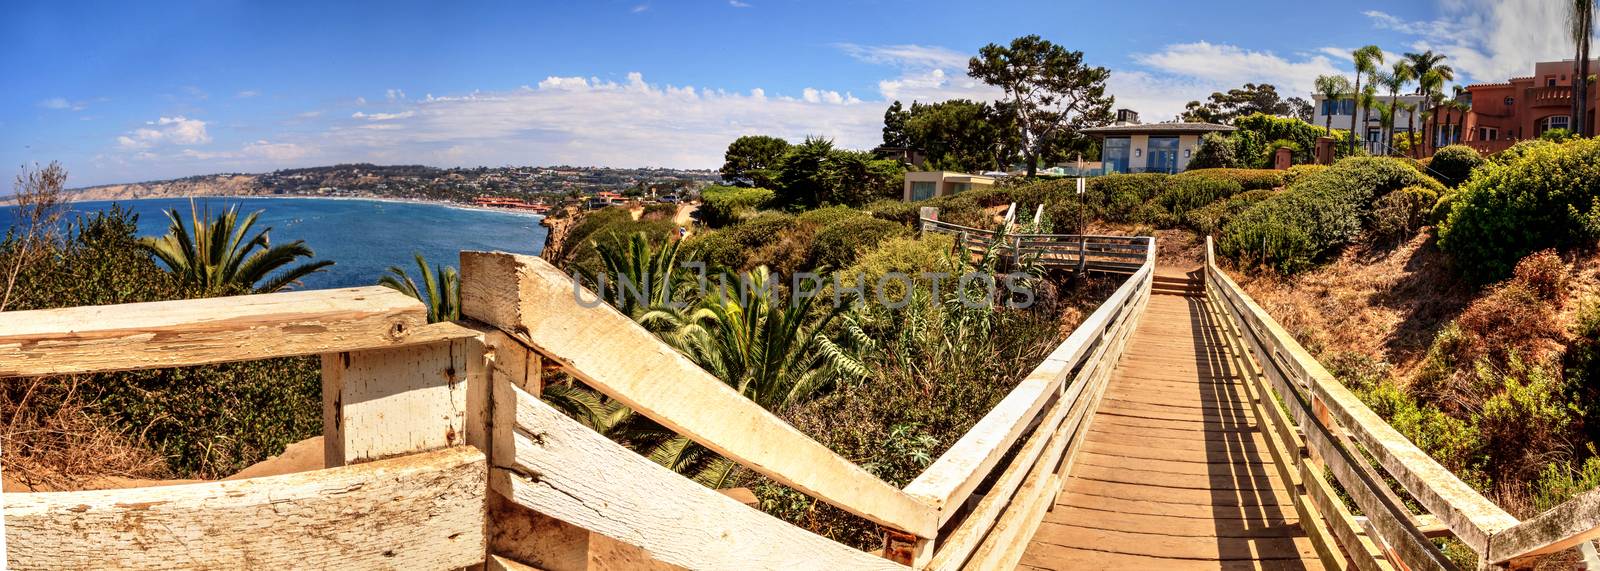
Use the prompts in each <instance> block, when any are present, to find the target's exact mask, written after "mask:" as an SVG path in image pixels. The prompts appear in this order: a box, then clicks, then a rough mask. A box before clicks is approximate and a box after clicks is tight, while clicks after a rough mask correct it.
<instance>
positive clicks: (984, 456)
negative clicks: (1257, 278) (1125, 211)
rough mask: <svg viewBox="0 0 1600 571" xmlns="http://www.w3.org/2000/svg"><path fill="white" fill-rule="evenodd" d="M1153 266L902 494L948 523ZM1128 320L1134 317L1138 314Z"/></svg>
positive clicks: (1118, 318)
mask: <svg viewBox="0 0 1600 571" xmlns="http://www.w3.org/2000/svg"><path fill="white" fill-rule="evenodd" d="M1153 250H1154V249H1153V248H1152V252H1153ZM1154 266H1155V264H1154V259H1153V257H1152V258H1150V259H1149V260H1147V261H1146V263H1145V265H1144V266H1143V267H1142V268H1141V269H1140V270H1139V271H1138V272H1137V273H1135V274H1134V275H1133V276H1131V277H1129V278H1128V280H1127V281H1126V282H1124V283H1123V284H1122V286H1121V287H1118V288H1117V291H1116V292H1115V293H1113V294H1112V295H1111V297H1110V298H1109V299H1107V300H1106V301H1105V302H1103V303H1101V304H1100V306H1099V307H1098V308H1096V309H1095V310H1094V312H1093V313H1091V314H1090V315H1089V317H1088V318H1087V319H1085V320H1084V321H1083V323H1082V324H1080V325H1079V326H1078V328H1077V329H1074V330H1073V332H1072V334H1071V335H1069V336H1068V337H1067V340H1066V341H1064V342H1062V343H1061V345H1059V346H1057V347H1056V349H1055V350H1054V351H1052V352H1051V353H1050V355H1049V356H1048V357H1046V358H1045V360H1044V362H1042V363H1040V364H1039V366H1038V367H1036V368H1034V370H1033V371H1032V372H1030V373H1029V374H1028V376H1027V377H1026V378H1024V379H1023V380H1022V382H1021V383H1018V384H1017V386H1016V388H1014V389H1012V390H1011V392H1010V393H1008V394H1007V395H1006V396H1005V398H1004V399H1001V401H1000V403H999V404H997V405H995V407H994V408H993V409H990V411H989V412H988V413H987V414H985V415H984V416H983V418H981V419H979V420H978V422H977V423H976V424H974V425H973V427H972V428H971V429H970V430H968V431H967V432H966V434H963V435H962V436H961V438H960V439H958V440H957V441H956V443H955V444H954V445H952V446H951V447H950V449H949V450H946V451H945V453H944V454H942V455H940V456H939V459H938V460H935V461H934V463H933V464H932V465H930V466H928V468H927V469H926V470H924V471H923V472H922V474H920V475H918V476H917V478H916V479H915V480H913V481H912V482H911V483H910V484H908V485H907V486H906V488H905V489H906V492H907V493H909V494H911V495H912V496H914V497H917V498H921V499H922V500H924V501H926V502H928V503H930V504H931V505H934V506H936V507H939V508H940V509H941V513H940V520H939V521H940V523H943V522H945V521H947V520H948V519H949V518H950V517H951V516H952V515H953V512H954V510H951V509H946V508H947V507H948V506H954V505H958V504H960V503H961V502H963V501H965V499H966V498H967V496H969V495H971V494H972V490H973V489H975V488H977V486H978V483H979V482H981V481H983V479H984V478H986V477H988V475H989V473H990V472H991V471H992V470H993V469H994V466H995V464H996V463H998V462H999V461H1000V458H1001V456H1003V455H1005V453H1006V451H1007V450H1009V449H1010V448H1011V447H1012V445H1014V444H1015V443H1016V441H1017V439H1019V438H1020V437H1021V436H1022V433H1023V431H1024V430H1025V429H1026V428H1027V425H1028V424H1029V423H1030V422H1031V421H1032V420H1033V419H1034V418H1036V417H1037V416H1038V414H1039V410H1040V409H1041V408H1043V407H1044V404H1045V402H1046V401H1047V400H1048V399H1049V398H1050V397H1051V396H1052V395H1053V394H1055V393H1058V392H1060V391H1061V387H1062V386H1063V383H1065V382H1066V379H1067V375H1068V374H1070V373H1071V371H1072V369H1073V368H1074V367H1077V366H1078V364H1079V363H1080V362H1081V361H1082V360H1083V358H1084V356H1085V355H1087V354H1089V353H1090V352H1091V351H1092V350H1094V348H1095V347H1096V346H1097V342H1098V341H1100V340H1101V339H1102V338H1104V337H1105V336H1106V332H1107V331H1108V330H1109V329H1110V328H1111V327H1112V326H1114V325H1116V324H1117V323H1119V322H1125V321H1126V319H1124V316H1127V315H1130V312H1129V311H1128V309H1129V307H1128V306H1129V305H1130V304H1135V303H1139V302H1140V301H1141V300H1142V299H1143V298H1144V297H1145V291H1146V290H1148V289H1149V288H1148V286H1149V281H1150V276H1151V274H1152V272H1154ZM1131 315H1134V316H1137V314H1136V313H1132V314H1131Z"/></svg>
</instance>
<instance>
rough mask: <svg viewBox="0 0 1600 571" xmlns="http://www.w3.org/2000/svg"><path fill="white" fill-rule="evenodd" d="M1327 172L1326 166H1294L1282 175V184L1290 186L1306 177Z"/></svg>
mask: <svg viewBox="0 0 1600 571" xmlns="http://www.w3.org/2000/svg"><path fill="white" fill-rule="evenodd" d="M1325 170H1328V165H1294V166H1292V167H1289V170H1286V171H1278V172H1282V173H1283V184H1284V185H1286V186H1287V185H1291V184H1294V183H1295V182H1298V181H1299V180H1300V179H1302V178H1305V177H1307V176H1310V175H1313V174H1316V173H1319V172H1322V171H1325Z"/></svg>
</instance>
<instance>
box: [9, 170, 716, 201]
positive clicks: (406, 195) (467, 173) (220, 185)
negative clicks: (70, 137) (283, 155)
mask: <svg viewBox="0 0 1600 571" xmlns="http://www.w3.org/2000/svg"><path fill="white" fill-rule="evenodd" d="M716 180H718V174H717V172H716V171H710V170H677V169H665V168H638V169H616V168H603V167H568V166H555V167H497V168H489V167H479V168H450V169H441V168H434V167H427V166H421V165H387V166H385V165H372V164H364V163H363V164H345V165H333V166H325V167H310V168H301V169H287V170H280V171H273V172H270V173H261V174H250V173H225V174H211V175H200V176H191V177H186V178H180V179H173V180H161V181H150V182H137V183H127V184H107V185H99V186H90V187H82V188H75V189H69V190H68V191H67V193H68V200H72V201H90V200H136V199H142V198H183V197H188V196H311V197H341V198H396V199H407V200H423V201H432V202H453V203H461V204H468V203H471V202H472V201H473V199H475V198H478V197H484V196H497V197H508V198H516V199H524V200H536V199H541V198H543V199H546V200H547V201H549V202H556V201H555V200H549V199H550V198H554V197H571V198H577V197H581V196H584V195H592V194H595V193H598V192H601V191H611V192H623V191H626V190H630V189H632V190H636V191H640V192H643V191H645V190H647V189H648V190H650V191H653V192H658V193H665V192H672V191H676V190H681V189H686V188H699V187H701V186H704V185H706V184H709V183H712V182H714V181H716ZM4 203H5V200H4V199H0V204H4Z"/></svg>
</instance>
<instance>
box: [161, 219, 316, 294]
mask: <svg viewBox="0 0 1600 571" xmlns="http://www.w3.org/2000/svg"><path fill="white" fill-rule="evenodd" d="M261 212H262V211H260V210H257V211H255V212H252V213H250V215H249V216H245V217H244V220H240V219H239V211H238V207H237V206H234V207H229V208H228V211H227V212H224V213H222V214H219V215H217V217H216V219H214V220H210V221H207V220H204V219H202V217H201V215H200V213H199V212H198V211H196V210H195V207H194V205H193V204H190V205H189V220H190V223H189V225H188V226H185V225H184V220H183V217H182V216H179V215H178V210H177V209H176V208H174V209H171V210H167V211H166V215H167V219H168V220H169V221H170V222H171V224H170V225H169V226H168V228H167V234H166V235H165V236H161V237H147V238H142V239H140V240H139V245H140V246H141V247H143V248H144V249H145V250H146V251H148V252H150V254H151V255H153V256H155V257H156V258H157V259H159V260H161V262H162V263H164V264H166V266H167V271H168V272H171V273H172V274H173V275H175V276H177V278H178V281H179V282H180V283H182V284H184V285H186V286H190V287H195V288H198V289H199V290H200V291H201V292H202V293H204V294H205V295H217V294H223V293H230V292H232V291H237V290H239V289H243V290H254V291H255V292H256V293H271V292H275V291H279V290H282V289H285V288H287V287H289V286H291V285H296V284H299V282H300V279H301V278H304V277H306V276H308V275H311V274H314V273H316V272H319V271H322V269H323V268H326V267H328V266H331V265H333V261H331V260H321V261H315V262H307V263H304V264H300V265H298V266H294V267H292V268H289V269H287V270H284V271H283V272H282V273H280V274H278V275H277V276H276V277H269V275H270V274H272V273H273V272H276V271H278V270H280V269H283V268H284V267H286V266H288V265H289V264H292V263H294V261H295V260H297V259H299V258H302V257H304V258H310V257H312V256H315V255H316V252H313V251H311V248H309V247H307V246H306V244H305V242H304V241H302V240H295V241H294V242H290V243H288V244H280V245H277V246H274V245H272V242H271V240H270V239H268V237H267V233H268V232H270V231H271V230H272V228H270V227H269V228H264V229H262V230H261V231H260V232H257V233H256V234H255V235H253V236H250V237H249V238H248V239H246V235H249V234H250V230H251V229H252V228H254V227H255V223H256V217H258V216H260V215H261ZM205 217H206V218H209V217H210V213H209V212H208V213H207V214H206V216H205ZM263 282H264V283H263ZM257 284H259V285H257Z"/></svg>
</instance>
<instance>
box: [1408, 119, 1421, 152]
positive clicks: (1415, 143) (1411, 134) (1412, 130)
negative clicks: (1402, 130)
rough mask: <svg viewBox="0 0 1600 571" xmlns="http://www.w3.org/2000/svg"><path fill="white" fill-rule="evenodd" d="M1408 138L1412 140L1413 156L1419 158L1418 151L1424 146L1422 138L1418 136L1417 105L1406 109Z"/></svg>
mask: <svg viewBox="0 0 1600 571" xmlns="http://www.w3.org/2000/svg"><path fill="white" fill-rule="evenodd" d="M1406 139H1407V140H1409V141H1410V142H1411V145H1410V147H1411V158H1413V159H1415V158H1419V157H1418V156H1417V151H1418V150H1419V147H1421V146H1422V140H1421V139H1418V138H1417V109H1416V108H1415V107H1413V108H1411V109H1410V110H1409V111H1406Z"/></svg>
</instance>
